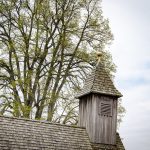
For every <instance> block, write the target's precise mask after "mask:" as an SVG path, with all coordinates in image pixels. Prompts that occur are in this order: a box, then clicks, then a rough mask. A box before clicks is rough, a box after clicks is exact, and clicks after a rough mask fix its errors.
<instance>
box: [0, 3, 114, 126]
mask: <svg viewBox="0 0 150 150" xmlns="http://www.w3.org/2000/svg"><path fill="white" fill-rule="evenodd" d="M100 4H101V1H100V0H76V1H74V0H56V1H53V0H33V1H31V0H1V1H0V18H1V19H0V67H1V69H0V94H2V95H5V98H4V97H1V98H0V110H1V112H2V114H9V115H13V116H17V117H27V118H31V117H32V118H36V119H40V118H47V120H50V121H56V122H57V121H58V120H59V121H60V120H61V122H63V119H64V120H65V121H64V122H65V123H66V122H68V121H69V120H71V121H72V122H74V123H76V122H77V119H73V118H75V117H76V118H77V114H76V112H75V110H76V106H75V103H74V102H73V100H72V99H73V98H72V96H73V95H74V93H75V92H77V90H79V89H80V87H81V85H82V83H83V81H84V79H85V77H86V75H87V73H88V72H89V71H90V70H91V68H92V66H93V64H94V63H95V61H96V59H95V58H96V55H95V53H96V51H102V52H103V53H104V59H106V61H105V64H106V65H107V68H108V72H110V73H111V72H113V71H114V69H115V67H114V64H113V63H112V60H111V55H110V54H109V53H108V52H107V51H104V49H105V45H107V44H110V42H111V40H112V39H113V36H112V34H111V31H110V28H109V22H108V20H106V19H104V17H103V16H102V10H101V7H100ZM69 93H70V94H71V96H69ZM70 97H71V98H70ZM64 100H65V101H64ZM62 102H64V104H63V103H62ZM70 102H71V103H70ZM69 104H70V105H69ZM60 110H62V111H60ZM63 110H65V111H63ZM60 112H64V113H60ZM61 114H62V116H63V117H62V116H61ZM65 116H67V118H65ZM69 116H71V117H69ZM57 118H61V119H57ZM62 118H63V119H62ZM71 121H70V122H71Z"/></svg>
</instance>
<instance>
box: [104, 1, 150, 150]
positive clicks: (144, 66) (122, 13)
mask: <svg viewBox="0 0 150 150" xmlns="http://www.w3.org/2000/svg"><path fill="white" fill-rule="evenodd" d="M102 6H103V11H104V16H105V17H107V18H109V20H110V26H111V29H112V32H113V34H114V38H115V40H114V41H113V44H112V45H111V46H110V52H111V53H112V56H113V60H114V62H115V64H116V65H117V66H118V68H117V73H116V78H115V83H116V86H117V87H118V89H119V90H120V91H121V92H122V94H123V95H124V96H123V105H124V107H125V108H126V111H127V112H126V115H125V117H124V119H123V123H122V124H121V127H120V131H119V132H120V134H121V137H122V138H123V139H124V140H123V143H124V145H125V147H126V149H127V150H150V96H149V95H150V94H149V93H150V1H149V0H142V1H140V0H103V2H102Z"/></svg>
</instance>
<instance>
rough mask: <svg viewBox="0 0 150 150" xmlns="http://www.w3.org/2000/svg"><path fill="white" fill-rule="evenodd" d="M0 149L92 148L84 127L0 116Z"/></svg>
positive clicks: (69, 149)
mask: <svg viewBox="0 0 150 150" xmlns="http://www.w3.org/2000/svg"><path fill="white" fill-rule="evenodd" d="M0 149H1V150H5V149H7V150H20V149H26V150H29V149H30V150H92V147H91V143H90V141H89V137H88V135H87V132H86V130H85V129H84V128H79V127H73V126H67V125H60V124H53V123H49V122H46V121H45V122H42V121H34V120H27V119H18V118H10V117H2V116H0Z"/></svg>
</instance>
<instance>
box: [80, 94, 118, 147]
mask: <svg viewBox="0 0 150 150" xmlns="http://www.w3.org/2000/svg"><path fill="white" fill-rule="evenodd" d="M101 102H104V103H108V104H111V107H112V115H111V116H104V115H101V114H100V112H99V111H100V105H101ZM79 113H80V115H79V125H80V126H82V127H86V130H87V132H88V134H89V137H90V140H91V142H94V143H104V144H116V124H117V99H116V98H114V97H110V96H100V95H98V94H91V95H87V96H85V97H82V98H81V99H80V103H79Z"/></svg>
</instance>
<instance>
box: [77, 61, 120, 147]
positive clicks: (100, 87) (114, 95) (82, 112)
mask: <svg viewBox="0 0 150 150" xmlns="http://www.w3.org/2000/svg"><path fill="white" fill-rule="evenodd" d="M121 96H122V94H121V93H120V92H119V91H118V90H117V89H116V88H115V86H114V84H113V81H112V80H111V78H110V77H109V75H108V73H107V72H106V70H105V67H104V65H103V64H102V63H101V61H100V59H99V61H98V63H97V65H96V67H95V68H94V69H93V70H92V72H91V74H90V75H89V76H88V78H87V79H86V81H85V85H84V86H83V89H82V90H81V91H80V92H79V93H78V94H77V96H76V98H78V99H79V126H81V127H85V128H86V130H87V133H88V134H89V138H90V140H91V142H92V143H102V144H112V145H115V144H116V126H117V99H118V98H119V97H121Z"/></svg>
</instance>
